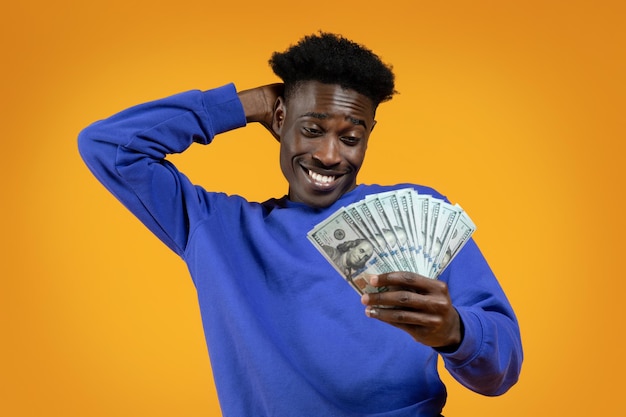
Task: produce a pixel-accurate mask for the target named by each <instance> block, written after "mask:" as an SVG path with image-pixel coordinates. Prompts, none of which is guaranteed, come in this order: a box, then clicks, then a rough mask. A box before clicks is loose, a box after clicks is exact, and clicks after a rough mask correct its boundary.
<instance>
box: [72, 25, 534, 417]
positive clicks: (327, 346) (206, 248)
mask: <svg viewBox="0 0 626 417" xmlns="http://www.w3.org/2000/svg"><path fill="white" fill-rule="evenodd" d="M270 63H271V65H272V68H273V69H274V72H275V73H276V74H277V75H278V76H279V77H280V78H282V80H283V81H284V85H283V84H273V85H267V86H262V87H259V88H254V89H251V90H247V91H241V92H239V93H237V92H236V90H235V87H234V85H232V84H231V85H227V86H224V87H220V88H216V89H213V90H209V91H204V92H201V91H190V92H186V93H182V94H178V95H175V96H172V97H168V98H165V99H162V100H158V101H155V102H151V103H145V104H141V105H139V106H135V107H132V108H130V109H127V110H125V111H122V112H121V113H118V114H116V115H114V116H112V117H110V118H108V119H106V120H103V121H99V122H96V123H94V124H93V125H91V126H90V127H88V128H86V129H85V130H84V131H83V132H81V134H80V137H79V147H80V150H81V154H82V156H83V158H84V160H85V162H86V163H87V165H88V166H89V167H90V169H91V170H92V171H93V173H94V174H95V176H96V177H97V178H99V179H100V180H101V181H102V182H103V183H104V185H105V186H106V187H107V188H108V189H109V190H110V191H111V192H112V193H113V194H114V195H115V196H116V197H117V198H118V199H120V200H121V201H122V202H123V203H124V204H125V205H126V206H127V207H128V208H129V209H130V210H131V211H133V213H134V214H135V215H136V216H137V217H138V218H139V219H141V220H142V221H143V222H144V223H145V224H146V226H147V227H149V228H150V229H151V230H152V231H153V232H154V233H155V234H156V235H157V236H158V237H159V238H160V239H161V240H163V242H164V243H166V244H167V245H168V246H169V247H170V248H171V249H172V250H174V251H175V252H176V253H177V254H178V255H180V256H181V257H182V258H183V260H184V261H185V262H186V263H187V265H188V267H189V270H190V273H191V276H192V279H193V281H194V284H195V287H196V289H197V292H198V300H199V304H200V310H201V314H202V320H203V326H204V331H205V335H206V340H207V345H208V349H209V354H210V358H211V365H212V369H213V373H214V377H215V383H216V387H217V391H218V396H219V399H220V405H221V408H222V412H223V415H224V416H311V415H314V416H368V415H371V416H373V415H376V416H438V415H440V413H441V411H442V408H443V405H444V403H445V399H446V391H445V387H444V386H443V384H442V382H441V380H440V379H439V376H438V373H437V355H441V356H442V357H443V360H444V362H445V364H446V367H447V369H448V370H449V371H450V372H451V374H452V375H453V376H454V377H455V378H456V379H457V380H458V381H459V382H461V383H462V384H464V385H465V386H467V387H469V388H470V389H472V390H475V391H477V392H480V393H482V394H485V395H499V394H502V393H504V392H505V391H507V390H508V389H509V388H510V387H511V386H512V385H513V384H514V383H515V382H516V381H517V378H518V375H519V371H520V367H521V361H522V348H521V342H520V336H519V328H518V324H517V321H516V318H515V315H514V313H513V310H512V308H511V306H510V305H509V303H508V301H507V299H506V297H505V295H504V293H503V292H502V290H501V288H500V286H499V285H498V283H497V281H496V279H495V277H494V276H493V274H492V272H491V270H490V269H489V266H488V265H487V263H486V262H485V260H484V259H483V257H482V255H481V253H480V251H479V250H478V248H477V246H476V245H475V243H474V242H473V241H470V242H469V243H468V244H467V245H466V246H465V247H464V248H463V249H462V250H461V252H460V253H459V254H458V255H457V256H456V257H455V259H454V261H452V262H451V263H450V265H449V266H448V268H447V269H446V271H445V272H444V273H443V274H442V275H441V276H440V279H439V280H431V279H427V278H424V277H422V276H419V275H416V274H414V273H410V272H406V271H405V272H402V271H399V272H393V273H388V274H381V275H378V276H373V277H371V279H370V281H371V284H372V285H375V286H388V287H390V288H393V290H390V291H387V292H384V293H377V294H366V295H363V296H362V298H361V299H360V300H359V297H358V296H356V294H355V292H354V291H353V289H352V288H351V287H350V286H349V285H347V283H346V282H345V281H344V280H343V279H342V278H341V277H340V276H339V275H338V273H337V272H336V271H335V270H334V269H333V267H332V266H331V265H330V263H328V262H326V260H325V259H324V258H323V256H322V255H321V254H320V253H319V252H317V251H316V250H315V249H314V248H313V246H312V245H311V244H310V242H309V241H308V240H307V237H306V234H307V232H308V231H309V230H311V229H312V228H313V227H314V226H315V225H316V224H318V223H319V222H321V221H322V220H324V219H325V218H326V217H328V216H329V215H330V214H331V213H333V212H334V211H336V210H337V209H338V208H339V207H341V206H346V205H349V204H351V203H353V202H356V201H359V200H361V199H363V198H364V197H365V196H366V195H368V194H373V193H380V192H384V191H390V190H393V189H398V188H401V187H402V188H404V187H407V186H412V187H413V188H415V189H416V190H417V191H418V192H419V193H423V194H431V195H433V196H435V197H438V198H442V196H441V195H440V194H438V193H437V192H436V191H434V190H432V189H430V188H426V187H422V186H418V185H407V184H402V185H396V186H378V185H363V184H360V185H358V183H357V174H358V172H359V169H360V167H361V164H362V162H363V159H364V157H365V150H366V148H367V143H368V140H369V136H370V134H371V132H372V129H373V128H374V125H375V123H376V121H375V112H376V108H377V106H378V105H379V103H381V102H383V101H386V100H388V99H390V98H391V97H392V95H393V94H394V76H393V73H392V72H391V70H390V68H389V67H388V66H386V65H385V64H383V63H382V62H381V61H380V59H379V58H378V57H377V56H376V55H375V54H373V53H372V52H371V51H369V50H368V49H367V48H365V47H363V46H361V45H358V44H356V43H353V42H351V41H349V40H347V39H344V38H342V37H340V36H335V35H331V34H326V33H321V34H319V35H314V36H307V37H305V38H304V39H302V40H301V41H300V42H299V43H298V44H297V45H295V46H293V47H291V48H289V49H288V50H287V51H286V52H284V53H275V54H274V55H273V56H272V59H271V61H270ZM252 122H258V123H262V124H263V125H264V126H265V127H267V128H268V129H269V130H270V132H271V133H272V134H273V135H274V137H275V138H276V139H278V140H279V141H280V166H281V169H282V172H283V174H284V175H285V177H286V179H287V180H288V182H289V190H288V194H287V195H286V196H284V197H282V198H278V199H269V200H267V201H266V202H264V203H254V202H248V201H246V200H245V199H243V198H241V197H239V196H228V195H225V194H223V193H219V192H207V191H205V190H204V189H202V188H200V187H198V186H194V185H193V184H191V183H190V181H189V180H188V179H187V178H186V177H185V176H184V175H182V174H181V173H180V172H179V171H178V170H177V169H176V167H174V166H173V165H172V164H171V163H170V162H168V161H167V160H166V159H165V156H166V154H168V153H176V152H182V151H184V150H185V149H187V148H188V147H189V146H191V144H192V143H193V142H197V143H201V144H209V143H210V142H211V141H212V140H213V138H214V137H215V136H216V135H217V134H219V133H222V132H225V131H228V130H232V129H235V128H239V127H242V126H244V125H245V124H246V123H252ZM361 303H362V304H364V305H365V307H364V308H365V314H363V310H362V309H363V306H362V305H361ZM381 306H384V307H393V308H380V307H381Z"/></svg>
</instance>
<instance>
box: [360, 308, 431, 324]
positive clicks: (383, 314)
mask: <svg viewBox="0 0 626 417" xmlns="http://www.w3.org/2000/svg"><path fill="white" fill-rule="evenodd" d="M365 314H366V315H367V316H368V317H371V318H375V319H378V320H381V321H385V322H387V323H390V324H393V325H410V326H418V327H421V328H425V329H433V328H435V329H436V328H438V327H439V326H441V322H442V319H441V317H439V316H434V315H431V314H427V313H423V312H420V311H413V310H403V309H395V308H384V307H383V308H381V307H376V306H368V307H367V308H366V309H365Z"/></svg>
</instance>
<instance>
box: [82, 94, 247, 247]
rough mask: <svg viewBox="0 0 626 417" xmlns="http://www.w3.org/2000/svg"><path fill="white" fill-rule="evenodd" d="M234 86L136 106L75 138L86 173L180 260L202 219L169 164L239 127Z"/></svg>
mask: <svg viewBox="0 0 626 417" xmlns="http://www.w3.org/2000/svg"><path fill="white" fill-rule="evenodd" d="M245 124H246V119H245V114H244V111H243V107H242V105H241V102H240V100H239V98H238V95H237V91H236V89H235V86H234V85H233V84H228V85H225V86H223V87H219V88H216V89H213V90H209V91H204V92H203V91H198V90H194V91H188V92H185V93H180V94H177V95H174V96H171V97H167V98H164V99H161V100H156V101H152V102H149V103H144V104H140V105H137V106H134V107H131V108H129V109H127V110H124V111H122V112H120V113H117V114H115V115H113V116H111V117H109V118H107V119H105V120H101V121H98V122H95V123H93V124H92V125H90V126H88V127H87V128H85V129H84V130H83V131H81V132H80V134H79V136H78V148H79V152H80V155H81V157H82V158H83V160H84V161H85V163H86V165H87V166H88V167H89V169H90V170H91V171H92V173H93V174H94V175H95V177H96V178H97V179H98V180H99V181H100V182H102V184H103V185H104V186H105V187H106V188H107V189H108V190H109V191H110V192H111V193H112V194H113V195H114V196H115V197H117V198H118V199H119V200H120V201H121V202H122V203H123V204H124V205H125V206H126V207H127V208H128V209H129V210H130V211H131V212H132V213H133V214H135V216H137V217H138V218H139V219H140V220H141V221H142V222H143V223H144V224H145V225H146V226H147V227H148V228H149V229H150V230H151V231H152V232H153V233H154V234H155V235H157V237H159V239H161V240H162V241H163V242H164V243H165V244H166V245H167V246H169V247H170V248H171V249H172V250H174V251H175V252H176V253H177V254H179V255H180V256H182V254H183V252H184V250H185V246H186V244H187V238H188V236H189V232H190V224H193V221H195V220H197V219H198V218H199V217H200V216H201V215H202V213H206V211H207V209H209V210H210V207H207V202H206V201H205V199H204V198H203V197H202V194H201V190H200V189H199V188H198V187H195V186H194V185H193V184H191V182H190V181H189V180H188V179H187V178H186V177H185V176H184V175H183V174H182V173H180V172H179V171H178V170H177V169H176V168H175V167H174V165H173V164H171V163H170V162H169V161H167V160H166V159H165V158H166V155H167V154H172V153H180V152H183V151H184V150H186V149H187V148H188V147H189V146H191V144H192V143H194V142H197V143H200V144H209V143H210V142H211V141H212V140H213V138H214V137H215V135H217V134H219V133H222V132H226V131H228V130H232V129H235V128H238V127H242V126H245Z"/></svg>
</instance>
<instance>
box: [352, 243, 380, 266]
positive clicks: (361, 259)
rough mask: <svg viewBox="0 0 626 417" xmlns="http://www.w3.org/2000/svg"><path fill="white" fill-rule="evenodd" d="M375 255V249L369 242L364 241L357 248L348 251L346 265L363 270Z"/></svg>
mask: <svg viewBox="0 0 626 417" xmlns="http://www.w3.org/2000/svg"><path fill="white" fill-rule="evenodd" d="M373 253H374V247H373V246H372V244H371V243H369V242H368V241H367V240H364V241H362V242H361V243H359V244H358V245H357V246H355V247H353V248H352V249H350V251H348V256H347V257H346V265H348V266H349V267H350V268H355V269H358V268H362V267H363V266H365V263H366V262H367V260H368V259H369V258H370V256H372V254H373Z"/></svg>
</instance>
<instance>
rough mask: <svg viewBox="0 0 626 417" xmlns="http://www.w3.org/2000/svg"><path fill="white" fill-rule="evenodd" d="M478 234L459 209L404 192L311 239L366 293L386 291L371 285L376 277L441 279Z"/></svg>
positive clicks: (357, 210)
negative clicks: (409, 274) (407, 274)
mask: <svg viewBox="0 0 626 417" xmlns="http://www.w3.org/2000/svg"><path fill="white" fill-rule="evenodd" d="M475 230H476V225H475V224H474V223H473V222H472V220H471V219H470V218H469V216H468V215H467V213H466V212H465V211H464V210H463V209H462V208H461V207H460V206H459V205H458V204H455V205H452V204H450V203H448V202H446V201H445V200H442V199H440V198H436V197H433V196H431V195H426V194H419V193H418V192H417V191H416V190H414V189H413V188H403V189H399V190H394V191H389V192H384V193H378V194H371V195H368V196H367V197H365V198H364V199H363V200H361V201H358V202H356V203H353V204H350V205H349V206H347V207H342V208H340V209H339V210H337V211H336V212H334V213H332V214H331V215H330V216H328V217H327V218H326V219H325V220H324V221H322V222H320V223H319V224H317V225H316V226H315V227H314V228H313V229H311V230H310V231H309V232H308V234H307V237H308V239H309V240H310V241H311V242H312V243H313V245H314V246H315V247H316V248H317V250H318V251H319V252H320V253H321V254H322V255H323V256H324V257H325V258H326V260H327V261H328V262H330V264H331V265H332V266H333V267H334V268H335V269H336V270H337V272H339V274H340V275H341V276H342V277H343V278H344V279H345V280H346V281H348V283H350V285H352V287H353V288H354V289H355V290H356V291H357V292H359V293H360V294H363V293H365V292H380V291H385V290H386V289H385V288H380V287H373V286H371V285H369V282H368V275H371V274H380V273H385V272H392V271H409V272H414V273H417V274H419V275H422V276H425V277H427V278H432V279H437V278H438V277H439V275H440V274H441V273H442V272H443V271H444V270H445V268H446V267H447V266H448V265H449V264H450V262H452V260H453V259H454V257H455V256H456V255H457V254H458V253H459V251H460V250H461V249H462V248H463V246H464V245H465V243H467V242H468V241H469V239H470V237H471V236H472V234H473V233H474V231H475Z"/></svg>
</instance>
